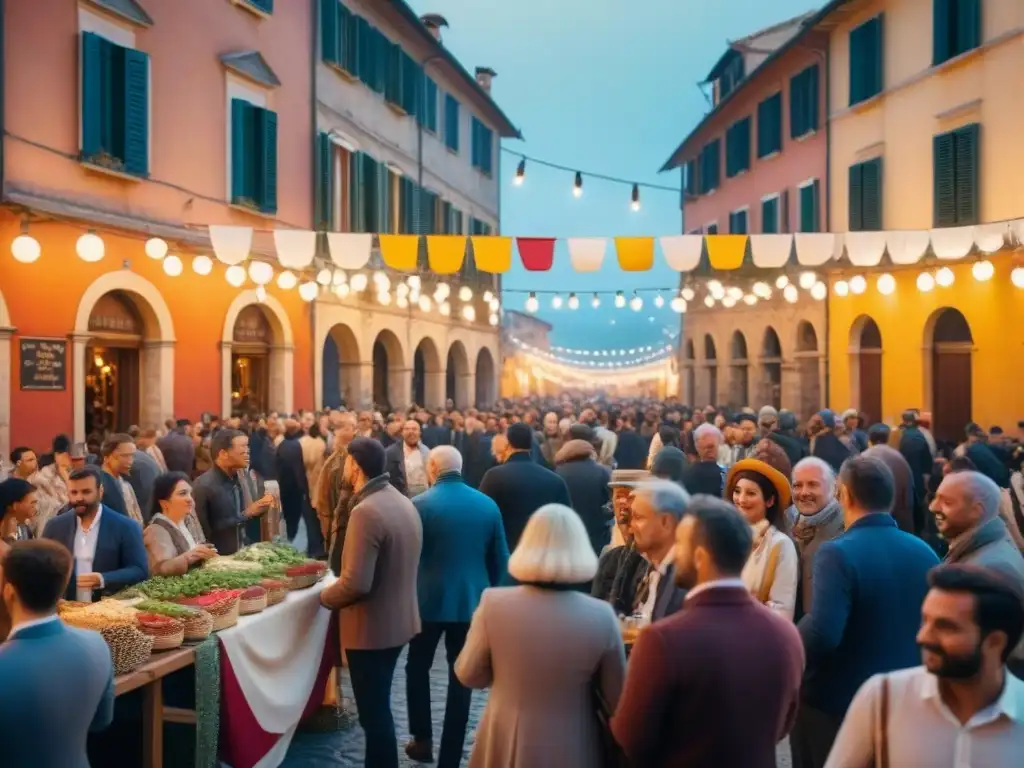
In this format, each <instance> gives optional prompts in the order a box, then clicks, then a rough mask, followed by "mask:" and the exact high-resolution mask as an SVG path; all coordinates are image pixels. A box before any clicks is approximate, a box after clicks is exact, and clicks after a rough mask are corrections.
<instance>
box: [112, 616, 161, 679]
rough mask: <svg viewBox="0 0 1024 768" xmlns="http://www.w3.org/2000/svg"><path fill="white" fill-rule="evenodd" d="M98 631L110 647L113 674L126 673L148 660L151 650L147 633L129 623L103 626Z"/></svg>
mask: <svg viewBox="0 0 1024 768" xmlns="http://www.w3.org/2000/svg"><path fill="white" fill-rule="evenodd" d="M99 632H100V634H101V635H102V636H103V639H104V640H106V642H107V646H108V647H109V648H110V658H111V660H112V661H113V662H114V674H115V675H127V674H128V673H130V672H134V671H135V670H136V669H138V668H139V667H141V666H142V665H143V664H145V663H146V662H147V661H149V655H150V653H151V651H152V650H153V638H152V637H150V636H149V635H147V634H145V633H143V632H140V631H139V630H138V629H136V628H135V627H133V626H130V625H118V626H112V627H104V628H103V629H101V630H100V631H99Z"/></svg>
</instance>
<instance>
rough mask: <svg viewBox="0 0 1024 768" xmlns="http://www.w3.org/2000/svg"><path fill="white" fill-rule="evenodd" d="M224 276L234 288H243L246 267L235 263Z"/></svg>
mask: <svg viewBox="0 0 1024 768" xmlns="http://www.w3.org/2000/svg"><path fill="white" fill-rule="evenodd" d="M224 278H225V279H226V280H227V281H228V285H230V286H232V287H234V288H241V287H242V283H244V282H245V267H243V266H242V265H241V264H235V265H234V266H230V267H228V269H227V271H226V272H225V273H224ZM314 285H316V283H314ZM306 301H312V299H306Z"/></svg>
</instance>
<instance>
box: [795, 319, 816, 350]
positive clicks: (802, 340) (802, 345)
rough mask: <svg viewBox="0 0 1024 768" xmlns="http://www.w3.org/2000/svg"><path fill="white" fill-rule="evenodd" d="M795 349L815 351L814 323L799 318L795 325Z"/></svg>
mask: <svg viewBox="0 0 1024 768" xmlns="http://www.w3.org/2000/svg"><path fill="white" fill-rule="evenodd" d="M796 351H797V352H817V351H818V332H817V331H815V330H814V325H813V324H812V323H811V322H810V321H808V320H801V321H800V322H799V323H797V326H796Z"/></svg>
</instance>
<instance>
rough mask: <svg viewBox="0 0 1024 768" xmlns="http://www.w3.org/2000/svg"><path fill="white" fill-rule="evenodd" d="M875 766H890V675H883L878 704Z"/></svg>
mask: <svg viewBox="0 0 1024 768" xmlns="http://www.w3.org/2000/svg"><path fill="white" fill-rule="evenodd" d="M875 768H889V676H888V675H882V692H881V700H880V701H879V704H878V743H877V745H876V746H875Z"/></svg>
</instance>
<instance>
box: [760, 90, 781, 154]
mask: <svg viewBox="0 0 1024 768" xmlns="http://www.w3.org/2000/svg"><path fill="white" fill-rule="evenodd" d="M781 150H782V92H781V91H780V92H779V93H776V94H775V95H774V96H769V97H768V98H767V99H765V100H764V101H762V102H761V103H760V104H758V105H757V156H758V158H762V157H767V156H768V155H771V154H773V153H775V152H779V151H781Z"/></svg>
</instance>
